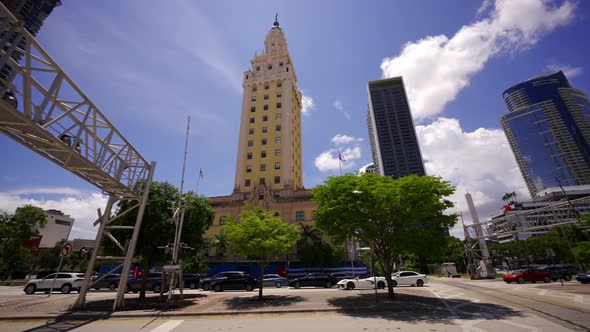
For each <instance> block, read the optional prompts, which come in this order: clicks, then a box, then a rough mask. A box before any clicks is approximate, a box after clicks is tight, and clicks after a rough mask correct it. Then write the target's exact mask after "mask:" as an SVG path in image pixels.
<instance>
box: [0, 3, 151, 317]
mask: <svg viewBox="0 0 590 332" xmlns="http://www.w3.org/2000/svg"><path fill="white" fill-rule="evenodd" d="M19 60H20V61H19ZM0 132H2V133H4V134H5V135H7V136H8V137H10V138H12V139H14V140H15V141H17V142H19V143H20V144H22V145H24V146H25V147H27V148H29V149H30V150H33V151H35V152H36V153H37V154H39V155H41V156H43V157H45V158H46V159H48V160H50V161H52V162H53V163H55V164H57V165H59V166H61V167H62V168H64V169H66V170H68V171H70V172H72V173H73V174H75V175H77V176H79V177H80V178H82V179H84V180H86V181H87V182H89V183H91V184H93V185H95V186H96V187H98V188H99V189H101V190H102V191H103V193H106V194H109V195H110V196H109V201H108V203H107V207H106V209H105V211H104V213H103V214H102V215H100V216H99V219H98V220H97V222H96V223H95V226H96V225H97V224H100V226H99V230H98V233H97V236H96V242H95V246H94V248H93V252H92V256H91V258H90V260H89V264H88V269H87V271H86V277H85V279H84V282H83V285H82V289H81V290H80V295H79V296H78V300H77V301H76V306H78V307H81V306H84V305H85V297H86V291H87V289H88V287H89V286H90V282H91V280H90V279H91V275H92V274H93V272H94V271H93V267H94V263H95V262H96V259H108V260H120V261H123V263H122V264H121V265H122V266H123V271H122V278H121V284H120V286H121V285H126V282H127V276H128V274H129V268H130V265H131V261H132V259H133V255H134V251H135V244H136V242H137V238H138V235H139V228H140V226H141V220H142V217H143V212H144V209H145V205H146V203H147V197H148V193H149V188H150V185H151V180H152V177H153V173H154V170H155V163H153V162H152V163H151V164H150V163H148V162H147V161H146V160H145V159H144V158H143V157H142V156H141V155H140V154H139V152H137V150H136V149H135V148H134V147H133V146H132V145H131V144H130V143H129V142H128V141H127V140H126V139H125V137H123V135H122V134H121V133H120V132H119V131H118V130H117V129H116V128H115V126H113V124H112V123H111V122H110V121H109V120H108V119H107V118H106V117H105V116H104V114H102V112H101V111H100V110H99V109H98V108H97V107H96V105H95V104H94V103H93V102H92V101H91V100H90V99H89V98H88V97H87V96H86V95H85V94H84V93H83V92H82V90H81V89H80V88H79V87H78V86H76V84H75V83H74V82H73V81H72V79H71V78H70V77H68V76H67V75H66V74H65V72H64V71H63V70H62V69H61V68H60V66H59V65H58V64H57V63H56V62H55V61H54V60H53V59H52V58H51V57H50V56H49V54H47V52H45V50H43V48H42V47H41V45H39V43H38V42H37V41H36V40H35V38H34V37H33V36H32V35H31V34H30V33H29V32H28V31H27V30H26V29H25V28H24V26H23V24H22V22H21V21H19V20H17V19H16V18H15V17H14V16H13V15H12V13H10V11H9V10H8V9H6V7H5V6H4V5H3V4H1V3H0ZM140 182H142V183H144V185H143V186H141V187H142V188H141V189H137V187H138V186H137V184H138V183H140ZM120 199H130V200H137V201H138V203H137V205H135V207H134V208H138V209H139V211H138V215H137V218H136V223H135V226H117V225H114V224H112V223H113V222H114V221H116V220H117V219H118V218H119V217H120V216H121V215H124V214H126V213H128V212H129V210H128V211H125V212H123V213H122V214H120V215H119V216H116V217H114V218H111V209H112V207H113V205H114V204H115V203H116V202H117V201H118V200H120ZM109 229H129V230H132V231H133V233H132V235H131V239H130V240H129V241H128V242H127V240H126V241H119V240H117V239H115V238H114V236H112V234H111V233H110V231H109ZM104 236H106V237H107V238H109V239H110V240H112V241H113V242H114V243H115V245H116V246H117V247H119V248H120V249H121V251H122V252H123V255H122V256H117V257H104V256H99V252H100V250H99V249H100V243H101V240H102V238H103V237H104ZM111 272H112V271H111ZM119 289H125V286H123V287H119ZM123 294H124V293H123V292H118V293H117V299H116V301H115V305H114V309H115V308H121V307H123V305H124V297H123Z"/></svg>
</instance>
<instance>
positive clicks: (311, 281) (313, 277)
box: [289, 273, 338, 288]
mask: <svg viewBox="0 0 590 332" xmlns="http://www.w3.org/2000/svg"><path fill="white" fill-rule="evenodd" d="M337 283H338V282H337V281H336V278H334V277H330V276H328V275H327V274H324V273H308V274H307V275H306V276H305V277H301V278H297V279H293V280H291V281H289V287H295V288H301V287H307V286H313V287H325V288H332V286H334V285H336V284H337Z"/></svg>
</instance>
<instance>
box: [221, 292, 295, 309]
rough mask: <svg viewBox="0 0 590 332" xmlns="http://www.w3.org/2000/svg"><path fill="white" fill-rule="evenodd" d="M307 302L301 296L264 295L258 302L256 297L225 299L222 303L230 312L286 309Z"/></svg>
mask: <svg viewBox="0 0 590 332" xmlns="http://www.w3.org/2000/svg"><path fill="white" fill-rule="evenodd" d="M302 301H307V300H306V299H305V298H303V297H301V296H293V295H265V296H264V297H263V300H262V301H260V300H258V295H256V296H251V297H235V298H231V299H225V300H224V301H223V302H224V303H225V305H226V306H227V308H228V309H231V310H248V309H260V308H278V307H288V306H290V305H293V304H295V303H298V302H302Z"/></svg>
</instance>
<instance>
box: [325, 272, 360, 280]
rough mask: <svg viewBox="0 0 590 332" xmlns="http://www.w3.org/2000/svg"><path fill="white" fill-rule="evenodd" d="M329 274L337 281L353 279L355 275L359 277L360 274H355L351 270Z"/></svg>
mask: <svg viewBox="0 0 590 332" xmlns="http://www.w3.org/2000/svg"><path fill="white" fill-rule="evenodd" d="M328 276H329V277H330V278H332V279H334V280H335V281H340V280H344V279H353V278H354V277H358V276H359V275H355V276H353V275H352V273H350V272H334V273H330V274H328Z"/></svg>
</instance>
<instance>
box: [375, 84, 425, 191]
mask: <svg viewBox="0 0 590 332" xmlns="http://www.w3.org/2000/svg"><path fill="white" fill-rule="evenodd" d="M367 90H368V91H367V92H368V94H369V111H368V113H367V125H368V127H369V140H370V143H371V152H372V154H373V163H374V165H375V166H374V167H375V171H376V173H377V174H380V175H385V176H391V177H393V178H396V179H397V178H400V177H403V176H406V175H412V174H415V175H425V174H426V172H425V171H424V163H423V162H422V154H421V153H420V146H419V145H418V139H417V138H416V130H415V128H414V121H413V119H412V113H411V112H410V106H409V104H408V97H407V96H406V90H405V88H404V81H403V79H402V78H401V77H394V78H388V79H384V80H378V81H371V82H369V84H368V86H367Z"/></svg>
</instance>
